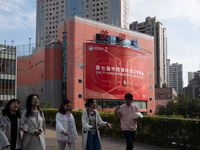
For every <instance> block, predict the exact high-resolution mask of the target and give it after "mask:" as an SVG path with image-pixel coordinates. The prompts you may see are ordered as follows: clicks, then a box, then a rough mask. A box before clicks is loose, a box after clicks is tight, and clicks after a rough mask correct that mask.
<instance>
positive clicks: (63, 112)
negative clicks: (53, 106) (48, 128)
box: [56, 99, 77, 150]
mask: <svg viewBox="0 0 200 150" xmlns="http://www.w3.org/2000/svg"><path fill="white" fill-rule="evenodd" d="M56 135H57V140H58V144H59V150H65V147H66V144H67V145H68V147H69V150H75V139H76V136H77V131H76V125H75V120H74V116H73V115H72V113H71V102H70V101H69V100H67V99H66V100H63V101H62V104H61V105H60V107H59V109H58V113H57V114H56Z"/></svg>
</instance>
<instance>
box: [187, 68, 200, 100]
mask: <svg viewBox="0 0 200 150" xmlns="http://www.w3.org/2000/svg"><path fill="white" fill-rule="evenodd" d="M183 93H184V94H185V95H187V96H188V97H189V98H190V99H194V98H199V99H200V70H199V71H197V72H188V86H187V87H185V88H184V89H183Z"/></svg>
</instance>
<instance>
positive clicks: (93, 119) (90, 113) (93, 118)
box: [82, 98, 112, 150]
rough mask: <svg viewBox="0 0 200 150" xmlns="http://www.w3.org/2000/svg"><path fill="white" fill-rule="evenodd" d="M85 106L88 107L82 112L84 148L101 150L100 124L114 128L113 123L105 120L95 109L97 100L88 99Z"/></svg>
mask: <svg viewBox="0 0 200 150" xmlns="http://www.w3.org/2000/svg"><path fill="white" fill-rule="evenodd" d="M85 106H86V108H87V109H86V110H85V111H83V114H82V150H101V142H100V133H99V126H105V125H107V126H108V127H109V128H112V125H111V124H110V123H108V122H104V121H103V120H102V119H101V116H100V115H99V112H98V111H97V110H95V108H96V100H94V99H93V98H90V99H88V100H87V102H86V104H85Z"/></svg>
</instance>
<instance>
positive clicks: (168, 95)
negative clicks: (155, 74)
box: [155, 87, 177, 107]
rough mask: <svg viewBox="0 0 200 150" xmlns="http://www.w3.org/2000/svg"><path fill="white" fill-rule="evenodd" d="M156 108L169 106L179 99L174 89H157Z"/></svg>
mask: <svg viewBox="0 0 200 150" xmlns="http://www.w3.org/2000/svg"><path fill="white" fill-rule="evenodd" d="M155 92H156V93H155V97H156V98H155V107H157V106H158V105H163V106H165V105H167V103H168V102H169V101H174V100H175V97H177V92H176V91H175V90H174V89H173V88H169V87H166V88H156V89H155Z"/></svg>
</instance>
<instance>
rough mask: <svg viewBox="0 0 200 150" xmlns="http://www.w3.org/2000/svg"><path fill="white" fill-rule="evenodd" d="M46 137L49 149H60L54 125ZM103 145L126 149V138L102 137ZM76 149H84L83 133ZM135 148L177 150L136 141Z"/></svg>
mask: <svg viewBox="0 0 200 150" xmlns="http://www.w3.org/2000/svg"><path fill="white" fill-rule="evenodd" d="M45 139H46V149H47V150H58V143H57V139H56V131H55V128H53V127H47V128H46V131H45ZM101 146H102V150H125V148H126V143H125V141H124V140H120V139H112V138H106V137H101ZM66 150H67V149H66ZM76 150H82V137H81V134H79V135H78V137H77V139H76ZM134 150H175V149H172V148H164V147H160V146H155V145H149V144H143V143H138V142H136V143H135V147H134Z"/></svg>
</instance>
